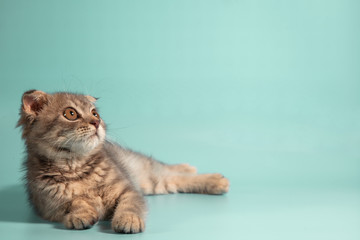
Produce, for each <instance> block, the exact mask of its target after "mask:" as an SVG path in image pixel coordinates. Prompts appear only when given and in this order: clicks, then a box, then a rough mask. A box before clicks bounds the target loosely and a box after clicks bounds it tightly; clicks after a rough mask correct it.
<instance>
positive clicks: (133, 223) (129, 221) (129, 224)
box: [111, 212, 145, 233]
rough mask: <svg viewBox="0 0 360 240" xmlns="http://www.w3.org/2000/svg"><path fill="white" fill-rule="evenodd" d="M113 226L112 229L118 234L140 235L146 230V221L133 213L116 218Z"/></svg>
mask: <svg viewBox="0 0 360 240" xmlns="http://www.w3.org/2000/svg"><path fill="white" fill-rule="evenodd" d="M111 225H112V229H113V230H114V231H115V232H118V233H139V232H143V231H144V229H145V224H144V220H143V219H142V218H141V217H139V216H138V215H136V214H135V213H131V212H127V213H122V214H121V215H119V216H117V217H114V218H113V220H112V223H111Z"/></svg>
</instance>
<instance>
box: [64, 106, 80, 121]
mask: <svg viewBox="0 0 360 240" xmlns="http://www.w3.org/2000/svg"><path fill="white" fill-rule="evenodd" d="M63 115H64V117H65V118H66V119H68V120H71V121H74V120H76V119H78V113H77V112H76V110H75V109H73V108H70V107H69V108H67V109H65V111H64V114H63Z"/></svg>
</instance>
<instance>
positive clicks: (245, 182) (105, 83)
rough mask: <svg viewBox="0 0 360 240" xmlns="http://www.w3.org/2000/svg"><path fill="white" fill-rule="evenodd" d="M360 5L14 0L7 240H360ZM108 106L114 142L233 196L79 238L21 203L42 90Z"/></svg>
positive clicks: (1, 64) (5, 174)
mask: <svg viewBox="0 0 360 240" xmlns="http://www.w3.org/2000/svg"><path fill="white" fill-rule="evenodd" d="M359 12H360V2H359V1H356V0H354V1H350V0H330V1H325V0H307V1H300V0H299V1H296V0H293V1H291V0H290V1H280V0H277V1H275V0H272V1H266V0H254V1H250V0H247V1H245V0H243V1H241V0H239V1H235V0H226V1H225V0H224V1H211V0H208V1H205V0H203V1H200V0H183V1H169V0H163V1H156V0H155V1H136V0H133V1H130V0H127V1H125V0H119V1H73V0H62V1H52V0H38V1H27V0H6V1H5V0H0V81H1V84H0V99H1V101H0V109H1V111H0V123H1V125H0V126H1V127H0V136H1V137H0V150H1V165H0V234H1V235H0V236H1V238H2V239H115V238H116V239H223V238H224V239H225V238H226V239H255V240H257V239H276V240H279V239H327V240H328V239H336V240H338V239H351V240H352V239H354V240H357V239H360V227H359V226H360V148H359V146H360V134H359V133H360V132H359V131H360V14H359ZM34 88H35V89H40V90H43V91H49V92H53V91H73V92H82V93H86V94H91V95H93V96H96V97H100V100H99V101H98V106H99V108H100V113H101V115H102V117H103V118H104V119H105V121H106V122H107V124H108V128H109V130H108V136H109V138H111V139H113V140H116V141H118V142H119V143H120V144H123V145H124V146H127V147H131V148H133V149H135V150H139V151H142V152H143V153H146V154H150V155H153V156H154V157H156V158H158V159H160V160H162V161H165V162H168V163H180V162H188V163H191V164H192V165H195V166H197V167H198V169H199V170H200V172H221V173H223V174H224V175H226V176H227V177H228V178H229V179H230V181H231V189H230V192H229V194H227V195H225V196H220V197H219V196H216V197H214V196H200V195H169V196H156V197H148V201H149V209H150V212H149V216H148V221H147V230H146V232H145V233H143V234H139V235H135V236H134V235H133V236H129V235H126V236H125V235H122V236H119V235H114V234H109V233H111V231H110V229H109V226H108V225H107V224H106V223H101V224H99V225H97V226H95V227H94V228H92V229H91V230H86V231H68V230H64V229H63V228H62V227H61V225H57V224H55V225H54V224H51V223H48V222H44V221H42V220H40V219H38V218H37V217H36V216H35V215H34V214H33V213H32V212H31V210H30V209H29V207H28V206H27V205H26V200H25V199H26V197H25V195H24V193H23V189H22V188H21V176H22V173H21V172H20V169H21V162H22V157H23V151H24V147H23V143H22V142H21V140H20V131H19V129H15V128H14V127H15V124H16V121H17V118H18V109H19V107H20V98H21V94H22V93H23V92H24V91H26V90H29V89H34Z"/></svg>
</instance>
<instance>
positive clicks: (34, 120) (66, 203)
mask: <svg viewBox="0 0 360 240" xmlns="http://www.w3.org/2000/svg"><path fill="white" fill-rule="evenodd" d="M95 101H96V99H95V98H93V97H91V96H85V95H80V94H71V93H66V92H59V93H54V94H47V93H45V92H42V91H37V90H31V91H27V92H25V93H24V94H23V96H22V106H21V110H20V119H19V121H18V126H21V127H22V131H23V132H22V137H23V139H24V140H25V144H26V150H27V158H26V161H25V169H26V186H27V191H28V195H29V200H30V202H31V203H32V205H33V206H34V208H35V210H36V212H37V213H38V214H39V215H40V216H41V217H42V218H44V219H46V220H50V221H56V222H62V223H64V225H65V226H66V227H67V228H70V229H86V228H89V227H91V226H92V225H94V224H95V223H96V222H97V221H99V220H105V219H111V221H112V222H111V225H112V228H113V230H114V231H115V232H121V233H138V232H142V231H143V230H144V228H145V223H144V219H145V215H146V203H145V199H144V197H143V195H152V194H168V193H176V192H182V193H204V194H223V193H226V192H227V191H228V188H229V181H228V180H227V179H226V178H224V177H223V176H222V175H221V174H196V168H194V167H192V166H190V165H188V164H179V165H167V164H164V163H161V162H158V161H156V160H154V159H152V158H150V157H147V156H144V155H142V154H140V153H136V152H133V151H131V150H128V149H125V148H123V147H121V146H119V145H116V144H115V143H112V142H110V141H108V140H106V138H105V129H106V127H105V123H104V121H103V120H102V119H101V118H100V115H99V113H98V112H97V110H96V108H95V105H94V104H95Z"/></svg>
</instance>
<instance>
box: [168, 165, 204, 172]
mask: <svg viewBox="0 0 360 240" xmlns="http://www.w3.org/2000/svg"><path fill="white" fill-rule="evenodd" d="M166 168H167V169H168V170H169V171H170V172H172V173H179V174H181V173H188V174H196V172H197V169H196V167H193V166H191V165H189V164H187V163H183V164H175V165H167V166H166Z"/></svg>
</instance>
